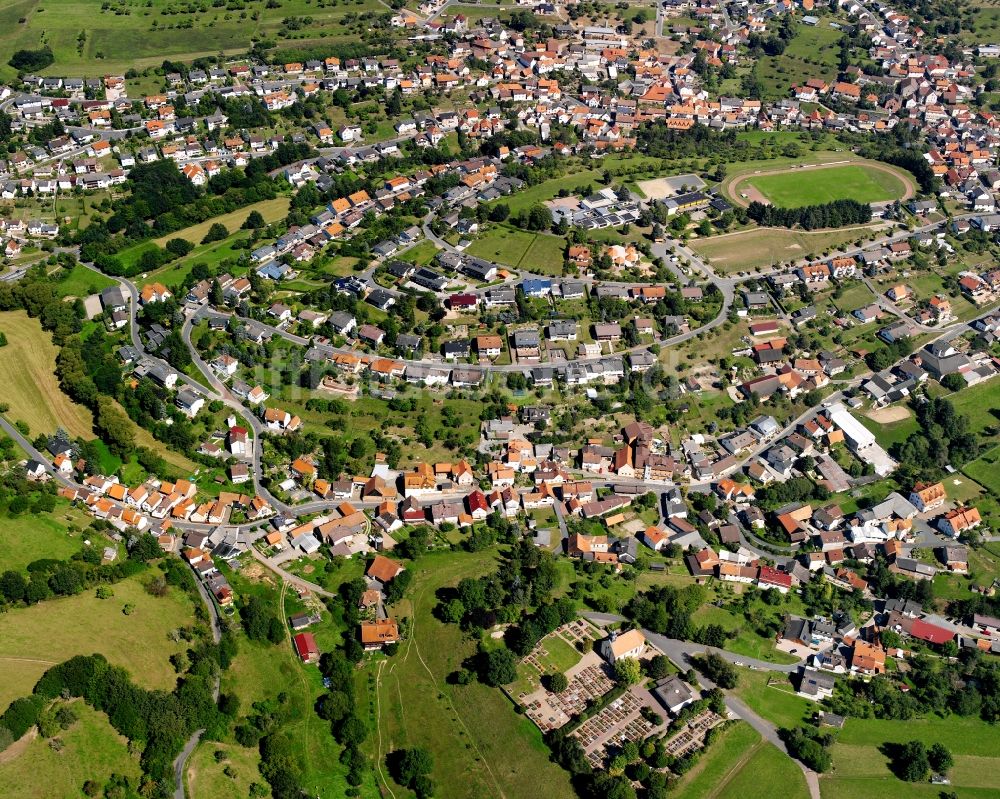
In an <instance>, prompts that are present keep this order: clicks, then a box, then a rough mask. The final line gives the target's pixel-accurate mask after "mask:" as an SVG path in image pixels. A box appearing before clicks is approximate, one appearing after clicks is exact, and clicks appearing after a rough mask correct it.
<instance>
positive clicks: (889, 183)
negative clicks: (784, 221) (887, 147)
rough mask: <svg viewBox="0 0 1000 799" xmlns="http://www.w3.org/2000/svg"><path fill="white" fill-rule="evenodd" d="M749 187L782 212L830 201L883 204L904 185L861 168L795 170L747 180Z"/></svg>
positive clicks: (888, 175)
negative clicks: (782, 209) (783, 209)
mask: <svg viewBox="0 0 1000 799" xmlns="http://www.w3.org/2000/svg"><path fill="white" fill-rule="evenodd" d="M746 183H749V184H750V185H751V186H753V187H754V188H755V189H757V191H759V192H760V193H761V194H763V195H764V197H766V198H767V199H768V200H769V201H770V202H771V203H772V204H774V205H777V206H780V207H782V208H798V207H801V206H803V205H821V204H823V203H829V202H833V201H834V200H847V199H850V200H857V201H858V202H861V203H873V202H883V201H886V200H895V199H898V198H900V197H902V196H903V195H904V194H905V192H906V188H907V187H906V184H905V183H904V182H903V181H902V180H901V179H900V178H898V177H897V176H896V175H895V174H892V173H891V172H890V171H889V170H888V169H884V168H868V167H866V166H864V165H861V164H847V165H844V166H827V167H822V168H810V169H809V170H801V169H796V170H792V171H789V172H781V173H777V174H773V175H760V176H754V177H752V178H749V179H747V180H746V181H745V183H743V184H741V185H745V184H746Z"/></svg>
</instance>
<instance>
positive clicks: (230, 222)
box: [153, 196, 291, 254]
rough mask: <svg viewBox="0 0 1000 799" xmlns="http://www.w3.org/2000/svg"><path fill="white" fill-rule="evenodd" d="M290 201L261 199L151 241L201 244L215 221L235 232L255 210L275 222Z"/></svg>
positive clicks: (162, 244)
mask: <svg viewBox="0 0 1000 799" xmlns="http://www.w3.org/2000/svg"><path fill="white" fill-rule="evenodd" d="M290 202H291V200H290V198H288V197H287V196H283V197H275V198H274V199H273V200H261V201H260V202H259V203H253V204H252V205H248V206H246V207H245V208H240V209H239V210H238V211H232V212H231V213H228V214H222V215H221V216H213V217H212V218H211V219H206V220H205V221H204V222H201V223H199V224H197V225H192V226H191V227H186V228H183V229H182V230H178V231H177V232H176V233H170V234H169V235H166V236H161V237H160V238H158V239H153V243H154V244H156V245H157V246H159V247H163V246H164V245H165V244H166V243H167V242H168V241H170V239H184V240H185V241H190V242H191V243H192V244H194V245H196V246H197V245H199V244H201V240H202V239H203V238H205V234H206V233H208V230H209V228H210V227H212V225H214V224H216V223H219V224H221V225H225V227H226V229H227V230H228V231H229V232H230V233H235V232H236V231H237V230H239V229H240V226H241V225H242V224H243V223H244V222H246V219H247V217H248V216H250V214H251V213H253V212H254V211H257V212H258V213H259V214H260V215H261V216H262V217H264V221H265V222H267V223H268V224H271V223H272V222H277V221H278V220H279V219H284V217H285V215H286V214H287V213H288V206H289V204H290ZM192 254H193V253H192Z"/></svg>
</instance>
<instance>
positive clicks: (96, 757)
mask: <svg viewBox="0 0 1000 799" xmlns="http://www.w3.org/2000/svg"><path fill="white" fill-rule="evenodd" d="M73 707H74V709H75V710H76V712H77V717H78V718H77V721H76V723H75V724H73V726H72V727H70V728H69V729H68V730H66V731H64V732H60V733H59V736H58V737H59V738H60V739H61V740H62V742H63V749H62V751H61V752H56V751H55V750H54V749H52V748H51V747H50V746H49V743H48V741H47V740H44V739H42V738H36V739H35V740H33V741H31V742H30V743H29V744H28V745H27V747H26V748H25V749H24V751H22V752H21V753H20V754H19V755H17V756H16V757H13V758H12V759H11V760H10V761H9V762H4V763H2V764H0V796H6V797H11V799H14V798H15V797H16V799H77V797H79V796H82V793H81V792H80V788H81V786H82V785H83V783H84V782H86V781H87V780H90V779H95V780H97V781H98V782H100V783H102V784H103V782H104V781H105V780H106V779H107V778H108V776H109V775H111V774H112V773H115V774H126V775H129V776H131V777H138V776H139V774H140V768H139V761H138V758H137V757H132V756H131V755H129V752H128V742H127V741H126V740H125V738H123V737H122V736H120V735H118V733H116V732H115V730H114V729H113V728H112V727H111V725H110V724H109V723H108V717H107V716H106V715H104V714H103V713H98V712H97V711H96V710H93V709H92V708H90V707H89V706H88V705H87V704H85V703H84V702H80V701H78V702H74V703H73Z"/></svg>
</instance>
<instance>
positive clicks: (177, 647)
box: [0, 572, 194, 793]
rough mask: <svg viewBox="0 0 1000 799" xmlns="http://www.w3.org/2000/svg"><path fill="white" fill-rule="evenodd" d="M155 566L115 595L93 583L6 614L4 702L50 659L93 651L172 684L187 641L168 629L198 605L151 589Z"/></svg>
mask: <svg viewBox="0 0 1000 799" xmlns="http://www.w3.org/2000/svg"><path fill="white" fill-rule="evenodd" d="M150 574H151V572H147V573H146V574H143V575H139V576H137V577H133V578H129V579H127V580H122V581H121V582H119V583H115V584H114V586H113V590H114V596H113V597H112V598H110V599H98V598H97V597H96V596H95V592H94V590H93V589H88V590H87V591H85V592H83V593H81V594H77V595H76V596H72V597H64V598H59V599H50V600H46V601H45V602H40V603H39V604H37V605H33V606H31V607H27V608H19V609H16V610H11V611H9V612H8V613H5V614H3V615H2V616H0V663H2V664H3V673H4V680H3V683H2V684H0V707H6V706H7V705H8V704H9V703H10V702H11V701H12V700H14V699H17V698H18V697H19V696H23V695H24V694H25V693H28V692H30V690H31V688H32V687H33V686H34V684H35V682H36V681H37V680H38V678H39V677H40V676H41V675H42V673H43V672H44V671H45V670H46V669H47V668H49V667H50V666H53V665H55V664H56V663H61V662H62V661H64V660H66V659H67V658H70V657H72V656H73V655H89V654H92V653H94V652H100V653H101V654H102V655H104V656H105V657H106V658H107V659H108V661H110V662H111V663H112V664H113V665H116V666H123V667H124V668H126V669H128V671H129V673H130V674H131V675H132V677H133V679H134V680H136V682H138V683H139V684H140V685H142V686H144V687H146V688H161V689H164V690H171V689H172V688H173V687H174V685H175V684H176V681H177V677H176V674H175V672H174V669H173V667H172V666H171V665H170V656H171V655H173V654H174V653H175V652H179V651H181V650H182V649H184V648H185V646H186V644H184V643H183V642H177V643H175V642H174V641H172V640H171V639H170V637H169V634H170V632H171V631H173V630H176V629H177V628H178V627H183V626H185V625H188V624H191V623H192V621H193V620H194V608H193V607H192V604H191V600H190V599H189V598H188V597H187V595H185V594H182V593H181V592H179V591H177V590H176V589H171V590H170V592H169V593H168V594H167V595H166V596H164V597H154V596H152V595H150V594H149V593H147V592H146V589H145V588H144V586H143V582H142V581H143V580H144V579H148V576H149V575H150ZM126 604H131V605H133V606H134V610H133V612H132V613H130V614H129V615H127V616H126V615H125V614H124V613H123V612H122V609H123V608H124V607H125V605H126ZM0 793H2V792H0Z"/></svg>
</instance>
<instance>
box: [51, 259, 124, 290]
mask: <svg viewBox="0 0 1000 799" xmlns="http://www.w3.org/2000/svg"><path fill="white" fill-rule="evenodd" d="M114 285H115V281H114V280H112V279H111V278H110V277H106V276H104V275H102V274H99V273H97V272H94V271H92V270H90V269H87V267H85V266H80V264H77V265H76V266H74V267H73V268H72V269H71V270H69V274H67V275H66V277H64V278H63V279H62V280H60V281H59V282H58V283H56V290H57V291H58V292H59V295H60V296H61V297H87V296H89V295H91V294H97V293H98V292H100V291H103V290H104V289H106V288H109V287H111V286H114Z"/></svg>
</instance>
